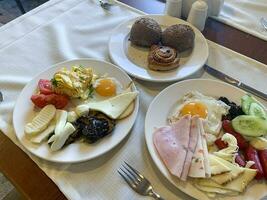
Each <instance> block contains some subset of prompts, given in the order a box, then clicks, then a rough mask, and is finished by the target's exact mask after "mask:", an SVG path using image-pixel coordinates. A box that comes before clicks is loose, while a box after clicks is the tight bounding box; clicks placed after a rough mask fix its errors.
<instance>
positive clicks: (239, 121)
mask: <svg viewBox="0 0 267 200" xmlns="http://www.w3.org/2000/svg"><path fill="white" fill-rule="evenodd" d="M232 126H233V128H234V130H235V131H236V132H238V133H240V134H242V135H245V136H251V137H258V136H262V135H266V134H267V120H265V119H264V118H261V117H258V116H253V115H240V116H238V117H236V118H234V119H233V120H232Z"/></svg>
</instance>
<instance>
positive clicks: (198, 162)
mask: <svg viewBox="0 0 267 200" xmlns="http://www.w3.org/2000/svg"><path fill="white" fill-rule="evenodd" d="M188 176H190V177H192V178H205V177H206V175H205V165H204V151H203V146H202V139H201V135H200V131H199V132H198V141H197V146H196V149H195V152H194V155H193V157H192V161H191V165H190V169H189V172H188Z"/></svg>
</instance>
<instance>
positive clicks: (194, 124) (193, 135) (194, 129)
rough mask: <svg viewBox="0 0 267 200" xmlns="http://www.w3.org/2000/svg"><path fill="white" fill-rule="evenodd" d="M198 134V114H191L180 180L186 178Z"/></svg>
mask: <svg viewBox="0 0 267 200" xmlns="http://www.w3.org/2000/svg"><path fill="white" fill-rule="evenodd" d="M199 135H200V132H199V126H198V116H193V117H192V118H191V126H190V133H189V145H188V151H187V154H186V159H185V163H184V168H183V172H182V176H181V180H183V181H186V178H187V175H188V172H189V169H190V166H191V161H192V157H193V155H194V152H195V150H196V146H197V142H198V139H199V138H198V137H199Z"/></svg>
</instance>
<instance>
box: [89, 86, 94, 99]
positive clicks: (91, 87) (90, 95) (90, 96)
mask: <svg viewBox="0 0 267 200" xmlns="http://www.w3.org/2000/svg"><path fill="white" fill-rule="evenodd" d="M93 92H94V87H93V84H91V85H90V86H89V93H88V98H93Z"/></svg>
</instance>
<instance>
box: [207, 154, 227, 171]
mask: <svg viewBox="0 0 267 200" xmlns="http://www.w3.org/2000/svg"><path fill="white" fill-rule="evenodd" d="M209 162H210V168H211V175H217V174H222V173H225V172H229V171H231V169H230V168H229V167H227V166H226V165H224V164H223V163H222V162H220V161H219V160H218V159H216V157H215V156H214V155H212V154H209Z"/></svg>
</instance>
